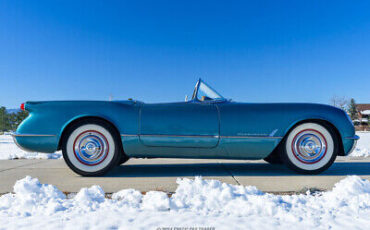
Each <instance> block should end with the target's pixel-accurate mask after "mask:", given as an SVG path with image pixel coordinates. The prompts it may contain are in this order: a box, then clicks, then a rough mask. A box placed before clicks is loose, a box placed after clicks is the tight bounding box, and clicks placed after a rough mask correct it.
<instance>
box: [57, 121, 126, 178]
mask: <svg viewBox="0 0 370 230" xmlns="http://www.w3.org/2000/svg"><path fill="white" fill-rule="evenodd" d="M62 151H63V157H64V160H65V161H66V163H67V165H68V166H69V167H70V168H71V169H72V170H73V171H74V172H76V173H78V174H80V175H82V176H99V175H103V174H105V173H106V172H108V171H109V170H110V169H112V168H113V167H114V166H116V165H117V164H118V162H119V161H120V159H121V150H120V142H119V140H118V139H117V136H116V134H115V130H114V128H113V127H112V126H111V125H110V124H108V123H106V122H103V121H101V120H98V119H89V120H84V121H81V122H79V123H76V124H74V125H72V126H71V127H69V128H68V130H67V132H66V134H65V138H63V143H62Z"/></svg>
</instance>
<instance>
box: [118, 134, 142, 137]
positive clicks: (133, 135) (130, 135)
mask: <svg viewBox="0 0 370 230" xmlns="http://www.w3.org/2000/svg"><path fill="white" fill-rule="evenodd" d="M136 136H139V135H137V134H121V137H136Z"/></svg>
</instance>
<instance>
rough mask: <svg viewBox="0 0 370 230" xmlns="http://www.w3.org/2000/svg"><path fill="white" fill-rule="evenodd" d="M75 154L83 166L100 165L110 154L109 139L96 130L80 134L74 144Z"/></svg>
mask: <svg viewBox="0 0 370 230" xmlns="http://www.w3.org/2000/svg"><path fill="white" fill-rule="evenodd" d="M73 149H74V154H75V156H76V158H77V160H79V161H80V162H81V163H82V164H85V165H90V166H93V165H98V164H100V163H101V162H103V161H104V160H105V158H106V157H107V155H108V152H109V143H108V141H107V138H106V137H105V136H104V135H103V134H102V133H100V132H98V131H95V130H87V131H84V132H83V133H81V134H79V135H78V136H77V138H76V139H75V141H74V144H73Z"/></svg>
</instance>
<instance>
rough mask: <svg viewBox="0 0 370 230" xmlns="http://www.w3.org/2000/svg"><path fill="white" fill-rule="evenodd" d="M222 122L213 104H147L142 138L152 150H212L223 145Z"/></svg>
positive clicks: (143, 113)
mask: <svg viewBox="0 0 370 230" xmlns="http://www.w3.org/2000/svg"><path fill="white" fill-rule="evenodd" d="M219 120H220V118H219V112H218V108H217V106H216V105H214V104H212V103H204V102H196V101H190V102H180V103H160V104H143V105H142V107H141V109H140V123H139V138H140V141H141V143H142V144H143V145H145V146H152V147H174V148H212V147H216V146H217V145H218V142H219V132H220V127H219Z"/></svg>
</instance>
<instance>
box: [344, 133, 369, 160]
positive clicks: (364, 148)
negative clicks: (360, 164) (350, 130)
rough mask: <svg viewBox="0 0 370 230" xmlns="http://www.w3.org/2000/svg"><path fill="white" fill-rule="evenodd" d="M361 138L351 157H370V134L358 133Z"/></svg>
mask: <svg viewBox="0 0 370 230" xmlns="http://www.w3.org/2000/svg"><path fill="white" fill-rule="evenodd" d="M356 135H358V136H359V137H360V140H359V141H358V142H357V145H356V148H355V149H354V150H353V152H352V153H351V154H350V155H349V156H350V157H370V132H356Z"/></svg>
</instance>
